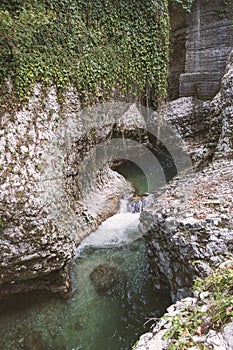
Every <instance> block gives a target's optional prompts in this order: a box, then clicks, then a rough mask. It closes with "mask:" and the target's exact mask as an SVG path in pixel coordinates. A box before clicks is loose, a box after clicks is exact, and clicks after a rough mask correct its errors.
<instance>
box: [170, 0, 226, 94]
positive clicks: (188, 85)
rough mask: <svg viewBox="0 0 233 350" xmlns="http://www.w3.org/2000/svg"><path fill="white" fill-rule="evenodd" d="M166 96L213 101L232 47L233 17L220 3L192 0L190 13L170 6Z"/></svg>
mask: <svg viewBox="0 0 233 350" xmlns="http://www.w3.org/2000/svg"><path fill="white" fill-rule="evenodd" d="M170 16H171V28H172V33H171V63H170V74H169V85H170V87H169V95H170V96H169V97H170V99H175V98H178V97H183V96H185V97H187V96H193V97H195V98H199V99H202V100H210V99H212V98H213V97H214V96H215V95H216V93H217V92H218V91H219V89H220V81H221V78H222V76H223V74H224V71H225V68H226V61H227V58H228V56H229V53H230V51H231V48H232V45H233V30H232V18H231V17H232V16H231V13H230V9H228V8H227V7H226V3H225V2H224V1H223V0H213V1H208V0H195V1H194V3H193V6H192V9H191V13H190V14H186V13H185V12H184V11H182V10H181V8H180V7H179V6H177V5H176V6H170Z"/></svg>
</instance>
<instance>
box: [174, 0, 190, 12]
mask: <svg viewBox="0 0 233 350" xmlns="http://www.w3.org/2000/svg"><path fill="white" fill-rule="evenodd" d="M170 1H171V2H172V3H174V4H181V5H182V7H183V8H184V9H185V10H186V11H187V12H190V11H191V7H192V4H193V1H194V0H170Z"/></svg>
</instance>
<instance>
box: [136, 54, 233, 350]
mask: <svg viewBox="0 0 233 350" xmlns="http://www.w3.org/2000/svg"><path fill="white" fill-rule="evenodd" d="M232 76H233V61H232V53H231V55H230V57H229V60H228V62H227V67H226V71H225V74H224V75H223V78H222V82H221V88H220V91H219V92H218V93H217V95H216V96H215V97H214V98H213V100H212V101H205V102H202V103H201V102H200V100H196V99H195V98H192V97H189V98H187V97H186V98H179V99H177V100H175V101H172V102H170V103H168V104H167V106H166V107H165V109H164V117H165V118H167V119H168V120H170V122H171V123H173V125H175V126H176V128H177V130H178V132H179V133H180V134H181V135H182V136H183V138H184V141H185V145H184V147H186V149H187V152H188V153H189V154H190V156H191V157H192V160H193V163H194V164H197V163H198V162H199V164H198V166H197V169H199V172H194V173H191V172H190V173H189V174H187V173H186V174H185V175H183V176H182V175H181V176H180V177H179V178H177V179H174V180H173V181H172V182H171V183H170V184H168V185H167V186H165V187H164V188H162V189H160V190H159V191H157V193H154V194H153V195H152V196H153V199H152V202H153V204H150V205H149V206H147V207H146V208H144V211H143V212H142V214H141V217H140V221H141V224H140V229H141V230H142V232H143V234H144V236H145V239H146V242H147V246H148V252H149V257H150V264H151V271H152V276H153V279H154V284H155V286H157V288H158V289H160V290H161V289H163V288H164V289H166V287H167V286H169V287H170V291H171V296H172V298H173V301H174V302H175V301H176V300H177V299H181V298H183V297H185V296H187V295H190V287H191V286H192V285H193V281H194V278H195V277H197V276H199V277H205V276H207V275H208V274H210V272H211V269H212V268H215V267H217V266H219V264H220V263H221V262H222V261H224V260H226V259H228V258H229V257H232V256H233V215H232V197H233V188H232V178H233V161H232V154H233V147H232V130H233V127H232V120H233V108H232V106H233V98H232V96H233V81H232ZM198 105H199V108H197V106H198ZM183 106H184V108H182V107H183ZM194 111H196V115H197V116H199V118H200V119H197V120H199V123H197V125H196V124H195V117H194V115H193V114H194ZM201 115H202V116H203V119H202V118H201ZM173 116H174V117H173ZM173 118H174V120H173ZM192 120H193V123H192V122H190V121H192ZM195 130H196V132H195ZM199 132H200V133H201V134H202V136H201V137H200V139H198V134H199ZM195 135H196V136H195ZM210 160H214V161H213V163H212V164H210V165H209V166H208V167H207V166H206V165H207V163H209V162H210ZM200 165H201V166H200ZM200 169H202V170H200ZM190 303H191V304H192V305H195V304H196V303H197V299H196V298H190V297H188V298H186V299H184V300H181V301H180V302H177V303H176V304H175V305H173V306H171V307H170V308H169V309H168V314H167V316H174V315H180V314H182V313H183V312H184V310H185V309H186V308H187V305H188V304H190ZM164 322H165V323H164ZM169 327H170V325H169V322H168V321H164V320H162V321H160V322H159V323H158V325H157V326H156V327H155V328H154V329H153V331H152V332H151V333H147V334H144V335H143V336H142V337H141V338H140V340H139V342H138V344H137V346H136V347H135V349H137V350H144V349H148V350H154V349H158V350H159V349H160V350H163V349H168V346H169V344H168V342H167V341H165V340H164V339H163V338H162V337H163V334H164V332H165V330H164V328H165V329H169ZM230 332H232V323H230V324H228V325H226V326H225V328H224V330H223V331H222V332H215V331H213V330H210V331H209V332H208V333H207V334H206V335H205V336H204V337H202V339H201V340H200V339H199V338H198V337H196V341H197V342H200V341H201V342H204V343H205V344H206V346H208V347H211V348H213V349H216V350H217V349H223V350H230V349H232V333H230ZM190 349H192V350H196V349H197V348H196V347H192V348H190Z"/></svg>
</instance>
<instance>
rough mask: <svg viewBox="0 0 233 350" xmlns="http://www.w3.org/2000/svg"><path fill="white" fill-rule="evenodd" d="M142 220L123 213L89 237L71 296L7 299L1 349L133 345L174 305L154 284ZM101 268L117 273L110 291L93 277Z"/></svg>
mask: <svg viewBox="0 0 233 350" xmlns="http://www.w3.org/2000/svg"><path fill="white" fill-rule="evenodd" d="M117 223H118V227H117ZM137 223H138V214H129V213H124V214H117V215H116V216H114V217H112V218H110V219H108V220H107V221H105V223H104V224H103V225H102V226H101V227H100V228H99V230H97V232H96V233H93V234H92V236H91V237H89V238H88V239H87V240H86V241H84V243H83V244H82V245H81V247H80V249H79V250H78V252H77V257H76V258H75V260H74V261H73V264H72V271H71V274H72V280H73V292H72V296H71V297H70V298H69V299H68V300H62V299H59V298H56V297H55V296H51V295H49V294H46V293H38V292H36V293H30V294H26V295H21V296H16V297H12V298H10V299H9V300H8V301H7V302H5V303H2V304H1V305H0V311H1V313H0V349H1V350H13V349H14V350H18V349H24V350H55V349H56V350H129V349H131V347H132V345H133V344H134V342H135V341H136V340H137V339H138V337H139V335H140V334H141V333H144V332H145V331H148V329H149V327H150V325H151V322H148V323H147V325H146V326H145V327H144V323H145V322H147V321H148V319H149V318H153V317H159V316H160V315H161V314H163V312H164V310H165V307H166V306H167V305H168V304H169V299H168V297H167V296H166V295H161V294H158V293H157V292H156V291H155V290H154V289H153V286H152V282H151V279H150V275H149V272H148V260H147V254H146V249H145V244H144V240H143V238H140V235H139V232H138V230H137ZM97 267H98V268H99V267H102V268H104V269H105V270H106V271H110V272H111V271H113V272H114V273H115V276H113V277H112V280H111V278H110V281H108V282H109V284H108V283H107V288H105V290H104V291H103V290H101V291H100V290H99V289H97V288H96V285H94V283H93V280H92V279H91V276H92V275H93V271H96V270H95V269H96V268H97ZM100 270H101V269H100Z"/></svg>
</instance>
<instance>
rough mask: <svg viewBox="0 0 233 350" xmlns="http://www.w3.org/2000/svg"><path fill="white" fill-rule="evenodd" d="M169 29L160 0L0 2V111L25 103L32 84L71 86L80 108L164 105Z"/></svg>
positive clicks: (164, 8)
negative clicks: (115, 101)
mask: <svg viewBox="0 0 233 350" xmlns="http://www.w3.org/2000/svg"><path fill="white" fill-rule="evenodd" d="M171 1H173V2H174V1H175V2H177V3H183V6H184V7H185V8H188V5H189V4H190V2H191V1H190V0H187V1H180V0H171ZM169 28H170V27H169V15H168V1H164V0H130V1H128V0H118V1H116V0H111V1H110V0H95V1H87V0H53V1H48V0H24V1H21V0H12V1H6V0H1V4H0V33H1V34H0V89H1V94H0V107H1V109H4V108H9V101H11V105H16V106H17V105H18V104H20V103H22V102H24V101H27V99H28V97H29V95H30V91H31V89H32V87H33V84H34V83H35V82H36V81H37V82H41V83H42V84H43V85H44V86H48V85H50V84H51V83H52V84H55V85H56V86H57V88H58V89H59V91H60V92H63V91H64V90H65V89H66V87H67V86H69V85H73V86H75V87H76V88H77V90H78V93H79V96H80V100H81V101H82V102H83V103H85V104H90V103H93V102H96V101H99V100H105V99H108V98H109V97H117V98H125V97H126V96H132V97H134V96H135V97H137V98H138V99H140V101H141V102H144V101H145V100H146V99H148V96H149V95H150V99H151V101H152V102H153V101H154V102H155V103H156V101H158V99H159V100H163V99H164V98H165V96H166V87H167V68H168V52H169ZM7 81H8V82H10V83H11V86H12V87H13V89H12V91H11V92H7V89H6V84H5V82H7Z"/></svg>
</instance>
